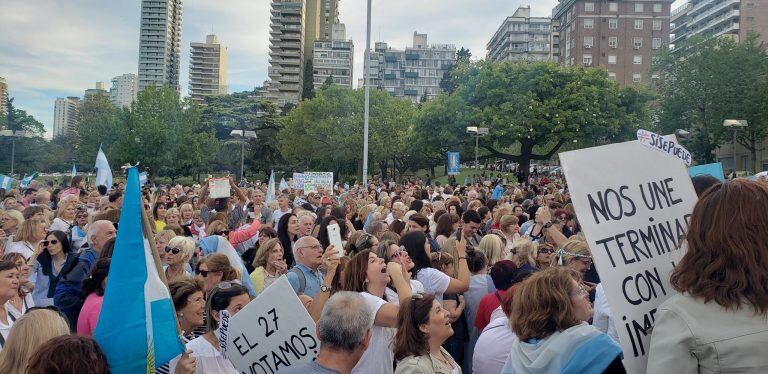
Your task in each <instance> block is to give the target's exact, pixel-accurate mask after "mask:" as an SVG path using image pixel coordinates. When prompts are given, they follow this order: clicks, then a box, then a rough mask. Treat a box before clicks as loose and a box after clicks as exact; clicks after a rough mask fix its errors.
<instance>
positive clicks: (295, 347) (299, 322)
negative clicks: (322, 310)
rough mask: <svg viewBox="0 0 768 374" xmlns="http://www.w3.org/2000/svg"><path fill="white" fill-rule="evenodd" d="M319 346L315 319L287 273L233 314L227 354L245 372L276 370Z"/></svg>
mask: <svg viewBox="0 0 768 374" xmlns="http://www.w3.org/2000/svg"><path fill="white" fill-rule="evenodd" d="M319 350H320V341H319V340H318V339H317V335H316V334H315V322H314V321H313V320H312V317H310V316H309V313H307V310H306V309H304V305H303V304H302V303H301V301H299V297H298V296H296V292H294V291H293V288H292V287H291V284H290V283H289V282H288V278H287V277H286V276H285V275H283V276H282V277H280V278H279V279H278V280H276V281H275V283H273V284H272V285H271V286H269V287H268V288H267V289H265V290H264V292H262V293H261V294H259V296H258V297H256V299H254V300H253V301H251V302H250V303H248V305H246V306H245V308H243V310H241V311H239V312H238V313H237V314H235V315H234V316H232V317H230V320H229V332H228V337H227V358H228V359H229V361H231V362H232V365H234V366H235V368H236V369H237V370H238V371H239V372H241V373H248V374H273V373H276V372H279V371H280V370H283V369H285V368H287V367H292V366H296V365H303V364H306V363H309V362H311V361H312V360H313V359H314V358H315V356H317V352H318V351H319Z"/></svg>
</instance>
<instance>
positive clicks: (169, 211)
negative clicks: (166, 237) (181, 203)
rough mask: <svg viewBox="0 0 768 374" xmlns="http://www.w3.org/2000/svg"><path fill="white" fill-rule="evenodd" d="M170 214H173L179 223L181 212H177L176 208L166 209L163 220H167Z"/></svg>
mask: <svg viewBox="0 0 768 374" xmlns="http://www.w3.org/2000/svg"><path fill="white" fill-rule="evenodd" d="M171 214H175V215H177V216H178V217H179V221H181V212H179V209H178V208H168V210H166V211H165V220H166V221H167V220H168V216H170V215H171Z"/></svg>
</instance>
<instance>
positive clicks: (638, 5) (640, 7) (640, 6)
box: [635, 3, 643, 13]
mask: <svg viewBox="0 0 768 374" xmlns="http://www.w3.org/2000/svg"><path fill="white" fill-rule="evenodd" d="M642 12H643V3H635V13H642Z"/></svg>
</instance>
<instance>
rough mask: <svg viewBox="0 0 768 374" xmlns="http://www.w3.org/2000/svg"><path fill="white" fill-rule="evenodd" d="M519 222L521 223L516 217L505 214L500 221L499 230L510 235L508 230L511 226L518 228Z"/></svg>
mask: <svg viewBox="0 0 768 374" xmlns="http://www.w3.org/2000/svg"><path fill="white" fill-rule="evenodd" d="M518 222H520V220H519V219H518V218H517V217H515V216H514V215H512V214H505V215H503V216H502V217H501V219H499V230H501V231H502V232H503V233H505V234H508V232H507V229H509V227H510V226H517V224H518Z"/></svg>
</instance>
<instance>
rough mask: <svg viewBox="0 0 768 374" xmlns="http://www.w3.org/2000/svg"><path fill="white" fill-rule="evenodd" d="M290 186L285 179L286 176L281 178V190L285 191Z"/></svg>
mask: <svg viewBox="0 0 768 374" xmlns="http://www.w3.org/2000/svg"><path fill="white" fill-rule="evenodd" d="M288 188H289V187H288V182H286V181H285V178H280V192H283V191H285V190H287V189H288Z"/></svg>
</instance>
